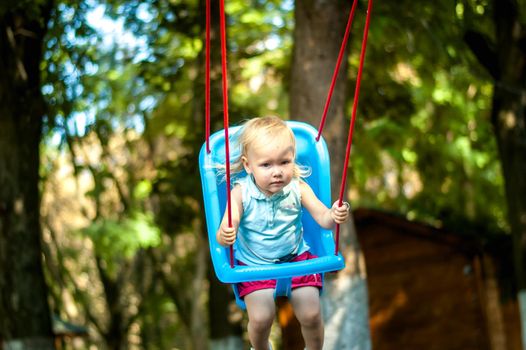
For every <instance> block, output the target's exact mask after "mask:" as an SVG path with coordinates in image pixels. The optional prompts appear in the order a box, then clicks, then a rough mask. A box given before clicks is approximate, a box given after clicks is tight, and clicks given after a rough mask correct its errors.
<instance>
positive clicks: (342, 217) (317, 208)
mask: <svg viewBox="0 0 526 350" xmlns="http://www.w3.org/2000/svg"><path fill="white" fill-rule="evenodd" d="M300 190H301V204H302V205H303V206H304V207H305V208H306V209H307V210H308V211H309V213H310V215H312V217H313V219H314V220H316V222H317V223H318V224H319V225H320V226H321V227H323V228H326V229H331V228H333V227H334V224H335V223H337V224H341V223H344V222H345V221H347V219H348V218H349V204H347V203H344V204H343V205H342V206H341V207H338V201H336V202H334V204H333V205H332V208H331V209H329V208H327V207H326V206H325V204H323V203H322V202H321V201H320V200H319V199H318V197H316V195H315V194H314V191H313V190H312V188H311V187H310V186H309V185H308V184H307V183H306V182H304V181H300Z"/></svg>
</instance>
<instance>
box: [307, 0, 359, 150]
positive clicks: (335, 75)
mask: <svg viewBox="0 0 526 350" xmlns="http://www.w3.org/2000/svg"><path fill="white" fill-rule="evenodd" d="M356 4H358V0H354V1H353V4H352V8H351V12H350V13H349V19H348V20H347V27H346V28H345V35H344V36H343V41H342V44H341V46H340V53H339V54H338V60H337V61H336V67H335V68H334V73H333V74H332V81H331V86H330V88H329V93H328V94H327V100H326V101H325V108H324V109H323V115H322V117H321V122H320V127H319V128H318V136H316V141H319V140H320V137H321V133H322V131H323V127H324V126H325V120H326V119H327V112H328V111H329V106H330V104H331V99H332V93H333V91H334V86H335V85H336V80H337V79H338V73H339V72H340V65H341V63H342V59H343V54H344V53H345V48H346V47H347V41H348V39H349V33H350V32H351V27H352V21H353V18H354V10H355V9H356Z"/></svg>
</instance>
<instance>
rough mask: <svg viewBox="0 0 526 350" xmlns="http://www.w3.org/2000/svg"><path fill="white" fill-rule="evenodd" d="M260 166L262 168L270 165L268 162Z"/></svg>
mask: <svg viewBox="0 0 526 350" xmlns="http://www.w3.org/2000/svg"><path fill="white" fill-rule="evenodd" d="M261 166H262V167H263V168H268V167H269V166H270V163H262V164H261Z"/></svg>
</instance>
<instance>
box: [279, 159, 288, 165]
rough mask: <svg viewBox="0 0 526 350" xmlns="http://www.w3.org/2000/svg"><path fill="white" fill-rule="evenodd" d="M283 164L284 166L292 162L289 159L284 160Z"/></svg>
mask: <svg viewBox="0 0 526 350" xmlns="http://www.w3.org/2000/svg"><path fill="white" fill-rule="evenodd" d="M281 164H282V165H287V164H290V160H288V159H287V160H284V161H282V162H281Z"/></svg>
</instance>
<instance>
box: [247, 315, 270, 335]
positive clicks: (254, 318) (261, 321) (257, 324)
mask: <svg viewBox="0 0 526 350" xmlns="http://www.w3.org/2000/svg"><path fill="white" fill-rule="evenodd" d="M248 321H249V322H250V327H251V328H253V329H254V330H255V331H265V330H267V329H269V328H270V327H272V323H273V322H274V314H273V313H270V312H265V311H262V312H257V313H255V314H252V315H249V317H248Z"/></svg>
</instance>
